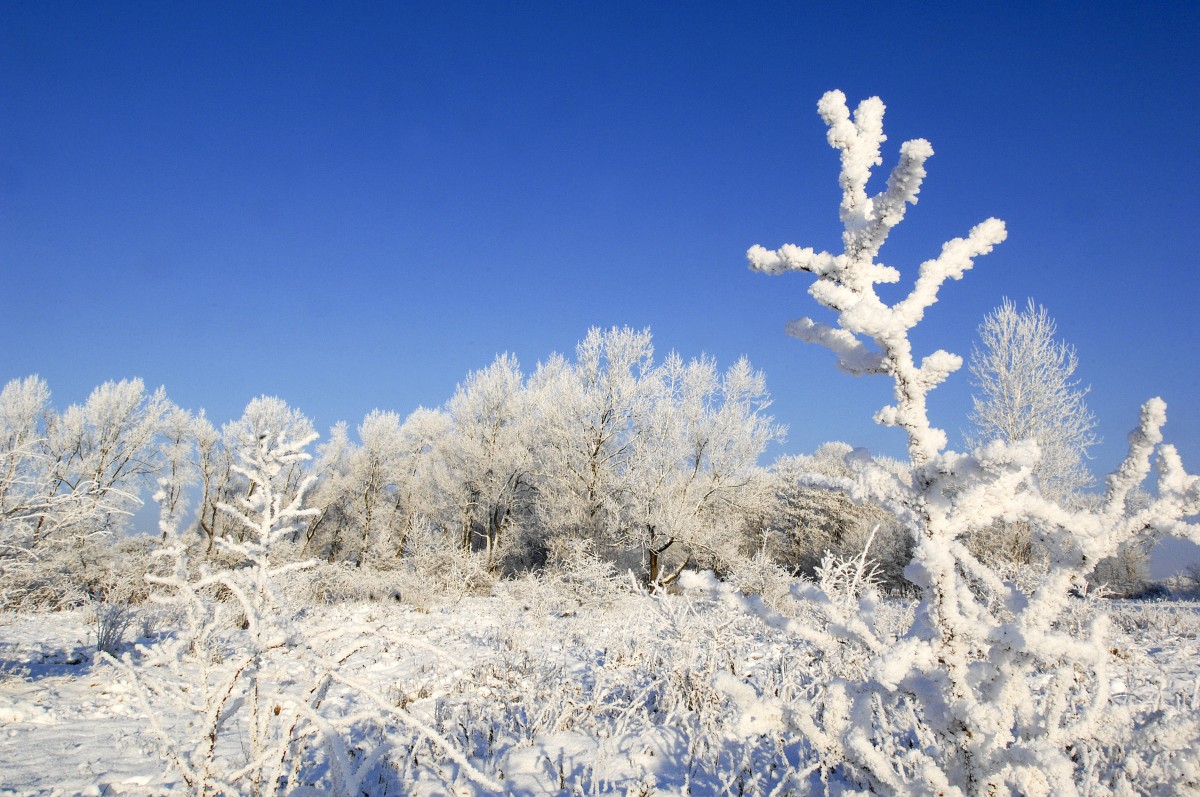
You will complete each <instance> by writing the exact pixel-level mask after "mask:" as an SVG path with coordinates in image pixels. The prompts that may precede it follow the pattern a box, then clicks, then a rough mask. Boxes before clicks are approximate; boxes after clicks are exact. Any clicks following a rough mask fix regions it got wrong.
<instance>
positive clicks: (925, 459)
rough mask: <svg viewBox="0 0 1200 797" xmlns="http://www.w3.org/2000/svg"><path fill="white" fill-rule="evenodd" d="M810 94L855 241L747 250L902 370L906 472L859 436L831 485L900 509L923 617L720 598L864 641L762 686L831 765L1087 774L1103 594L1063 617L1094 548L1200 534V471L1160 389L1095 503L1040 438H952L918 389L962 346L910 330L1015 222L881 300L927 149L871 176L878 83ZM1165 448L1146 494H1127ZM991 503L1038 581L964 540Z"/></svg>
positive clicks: (1098, 717) (1180, 738) (796, 330)
mask: <svg viewBox="0 0 1200 797" xmlns="http://www.w3.org/2000/svg"><path fill="white" fill-rule="evenodd" d="M818 110H819V112H820V114H821V116H822V118H823V119H824V120H825V122H826V124H827V125H828V127H829V133H828V140H829V143H830V145H831V146H833V147H834V148H835V149H837V150H839V152H840V155H841V162H842V170H841V178H840V181H841V186H842V192H843V199H842V204H841V219H842V224H843V227H844V233H843V236H842V242H843V246H844V250H843V252H842V253H840V254H833V253H829V252H816V251H814V250H813V249H811V248H800V247H796V246H792V245H787V246H784V247H782V248H780V249H778V250H774V251H770V250H767V249H764V248H763V247H761V246H754V247H752V248H751V249H750V250H749V252H748V258H749V262H750V266H751V268H752V269H754V270H756V271H760V272H763V273H767V274H779V273H782V272H784V271H806V272H809V273H811V274H813V275H815V276H816V278H817V280H816V282H815V283H814V284H813V285H812V286H811V287H810V289H809V293H810V294H811V295H812V296H813V298H814V299H816V300H817V302H818V303H819V304H821V305H823V306H825V307H827V308H830V309H831V310H833V311H834V312H835V313H836V314H837V322H836V326H833V325H829V324H824V323H818V322H814V321H812V320H810V319H801V320H799V321H795V322H792V323H791V324H790V325H789V331H790V332H791V333H792V334H793V335H795V336H797V337H800V338H801V339H803V340H806V341H810V342H816V343H821V344H822V345H824V346H826V347H827V348H829V349H831V350H832V351H833V352H834V353H835V354H836V355H837V356H838V365H839V367H841V368H842V369H843V370H846V371H848V372H850V373H854V374H876V375H883V376H886V377H887V378H889V379H891V380H892V383H893V386H894V394H895V398H896V403H895V404H893V405H891V406H888V407H885V408H884V409H882V410H881V411H880V412H879V413H878V414H877V415H876V420H877V421H878V422H880V423H882V424H885V425H890V426H898V427H900V428H902V429H903V430H904V431H905V433H906V435H907V437H908V453H909V457H910V461H911V463H912V472H911V478H910V479H907V480H905V479H900V478H897V477H896V475H895V474H893V473H891V472H889V471H888V470H887V469H886V468H883V467H881V466H879V465H878V464H876V463H874V462H872V461H870V460H869V459H868V458H866V457H862V456H856V457H853V459H852V465H853V470H854V477H853V478H852V479H845V480H842V481H840V482H839V483H838V485H837V486H839V487H840V488H842V489H845V490H847V491H848V492H849V494H850V495H851V496H853V497H855V498H857V499H858V500H872V501H876V502H878V503H879V504H880V505H882V506H884V507H885V508H887V509H889V510H890V511H892V512H893V513H894V514H895V515H896V516H897V517H898V518H899V519H900V520H901V521H903V522H904V523H905V524H906V525H907V526H908V528H909V530H910V533H911V534H912V536H913V542H914V556H913V561H912V564H911V565H910V566H909V568H908V570H907V572H906V576H907V577H908V579H909V580H910V581H912V582H913V583H914V584H916V585H917V586H918V587H919V589H920V590H921V594H922V600H921V602H920V604H919V606H918V607H917V618H916V621H915V622H913V624H912V625H911V626H910V627H909V628H908V629H907V630H904V631H903V632H902V633H900V634H899V636H898V637H896V636H893V635H892V634H890V633H889V631H888V629H887V628H886V627H885V626H884V625H882V624H880V623H879V616H880V615H879V612H878V607H877V599H876V598H875V596H874V595H873V593H872V591H871V590H870V589H865V590H863V592H862V594H861V596H860V599H859V600H858V602H857V605H856V606H853V607H851V608H850V609H847V608H846V607H847V604H846V602H844V601H838V600H831V599H830V598H829V597H828V596H821V595H819V594H813V593H812V592H811V591H807V592H806V591H804V590H801V591H799V592H798V594H797V597H799V598H800V599H802V600H803V601H806V602H809V603H810V604H811V605H812V606H813V607H815V608H814V611H817V612H819V613H820V614H821V615H822V616H824V617H825V618H826V622H825V624H824V627H817V628H813V627H812V626H811V625H809V624H806V623H798V622H793V621H790V620H788V619H787V618H786V617H783V616H780V615H775V614H773V613H772V612H769V611H767V610H766V609H764V608H763V607H762V606H761V604H753V603H750V602H748V601H746V600H745V599H743V598H741V597H740V596H738V595H736V594H735V593H733V592H732V591H731V590H725V591H724V594H725V597H726V598H727V599H728V600H731V601H737V602H741V603H743V605H746V606H747V608H750V609H751V610H753V611H755V612H756V613H758V614H760V615H761V616H763V617H764V619H767V620H768V621H769V622H772V623H774V624H777V625H780V626H782V627H785V628H787V629H789V630H790V631H791V632H792V633H795V634H797V635H798V636H800V637H802V638H804V639H807V640H809V641H811V642H812V643H814V644H815V645H817V646H818V648H820V649H822V650H825V651H832V650H837V649H840V648H844V647H845V646H853V647H855V648H857V649H858V650H860V651H862V653H863V657H864V658H863V664H862V666H861V668H860V669H858V670H857V672H856V674H846V675H844V676H842V677H840V678H836V679H834V680H833V681H832V682H830V683H829V684H828V685H827V686H826V687H824V688H823V689H821V690H820V692H819V694H818V695H817V696H816V697H815V699H812V700H810V699H809V698H806V697H802V696H797V697H795V698H793V699H792V700H791V701H790V703H789V704H788V705H786V706H783V705H779V700H778V698H775V697H772V696H763V697H762V698H761V700H762V702H763V703H764V704H766V703H771V704H773V705H774V706H775V708H774V711H775V712H776V713H775V714H774V716H776V717H778V721H777V722H776V726H777V727H779V728H780V729H781V730H782V729H784V728H788V729H791V730H793V731H795V732H798V733H800V734H802V735H803V736H804V737H806V738H807V739H808V740H809V743H810V744H812V745H814V746H815V747H816V748H817V749H818V750H820V751H821V754H822V757H823V762H822V765H823V771H824V773H825V776H826V777H829V776H832V775H834V774H835V773H836V774H837V775H838V776H840V777H842V778H847V779H849V780H850V781H852V782H854V783H857V784H859V785H860V786H863V787H866V788H868V789H869V790H870V791H872V792H876V793H906V794H929V795H934V794H937V795H956V794H968V795H982V794H987V795H995V794H1042V795H1048V794H1056V795H1071V794H1077V793H1079V792H1080V789H1079V787H1078V784H1077V782H1076V774H1077V773H1078V772H1080V771H1081V767H1083V766H1085V764H1084V763H1083V762H1085V761H1086V760H1088V758H1089V756H1091V755H1092V754H1093V751H1095V750H1096V749H1098V748H1102V747H1103V745H1104V744H1105V740H1106V734H1111V733H1112V732H1113V729H1114V728H1115V727H1118V726H1120V724H1121V722H1122V717H1120V716H1118V715H1119V713H1120V711H1119V709H1117V708H1115V707H1113V706H1112V705H1111V704H1110V702H1109V691H1108V690H1109V679H1108V677H1107V671H1108V666H1109V658H1110V656H1111V653H1110V650H1109V648H1108V646H1107V645H1106V644H1105V619H1106V618H1105V616H1104V615H1103V614H1097V615H1095V617H1094V618H1093V619H1092V621H1091V622H1090V623H1089V624H1088V625H1087V626H1086V627H1085V628H1084V629H1082V630H1081V631H1080V632H1078V633H1074V632H1072V631H1071V624H1070V623H1064V622H1063V620H1064V618H1065V617H1067V616H1069V615H1070V614H1071V613H1073V612H1075V611H1076V610H1077V607H1076V606H1075V605H1074V603H1073V601H1074V599H1073V598H1072V590H1074V589H1078V588H1082V587H1084V579H1085V577H1086V575H1087V573H1088V572H1089V571H1090V570H1091V568H1092V567H1093V566H1094V564H1095V563H1096V562H1097V561H1099V560H1100V559H1102V558H1104V557H1105V556H1110V555H1112V554H1114V553H1115V552H1116V551H1117V550H1118V549H1119V548H1120V547H1121V546H1122V545H1124V544H1127V543H1128V541H1129V540H1130V539H1131V538H1133V537H1136V536H1137V535H1142V534H1147V533H1149V534H1177V535H1182V536H1187V537H1190V538H1192V539H1193V540H1200V531H1198V529H1197V528H1196V527H1195V526H1193V525H1189V524H1188V523H1186V522H1185V519H1186V518H1187V517H1189V516H1194V515H1196V514H1200V478H1198V477H1196V476H1191V475H1189V474H1187V473H1186V472H1185V471H1184V469H1183V466H1182V463H1181V461H1180V458H1179V455H1178V453H1177V452H1176V451H1175V449H1174V448H1173V447H1172V446H1169V445H1164V444H1163V443H1162V433H1161V428H1162V425H1163V424H1164V422H1165V420H1166V412H1165V410H1166V406H1165V404H1164V403H1163V402H1162V401H1161V400H1160V399H1151V400H1150V401H1148V402H1147V403H1146V404H1145V405H1144V406H1143V408H1142V412H1141V417H1140V419H1139V423H1138V426H1137V427H1136V428H1135V429H1134V431H1133V432H1132V433H1131V435H1130V438H1129V453H1128V455H1127V457H1126V458H1125V460H1124V461H1123V462H1122V463H1121V465H1120V466H1119V467H1118V469H1117V470H1116V471H1115V472H1114V473H1113V474H1112V475H1111V476H1109V478H1108V481H1107V490H1106V491H1105V494H1104V496H1103V498H1102V500H1101V501H1100V502H1099V503H1098V506H1096V507H1094V508H1086V507H1085V508H1080V509H1075V508H1073V507H1069V506H1063V505H1061V504H1059V503H1057V502H1055V501H1053V500H1051V499H1050V498H1048V497H1046V496H1045V495H1043V494H1042V493H1041V492H1039V491H1038V490H1037V485H1036V483H1035V481H1034V479H1033V477H1032V474H1033V470H1034V468H1035V467H1036V466H1037V463H1038V461H1039V450H1038V445H1037V443H1036V441H1032V440H1024V441H1022V442H1018V443H1008V442H1005V441H1003V440H995V441H992V442H990V443H988V444H987V445H985V446H981V447H979V448H977V449H976V450H975V452H974V453H973V454H960V453H956V452H953V451H945V450H944V449H945V446H946V436H945V434H944V433H943V432H942V431H941V430H939V429H937V428H935V427H934V426H933V425H932V424H931V423H930V421H929V417H928V413H927V405H926V398H927V396H928V394H929V392H930V391H931V390H932V389H933V388H934V387H936V386H937V385H938V384H940V383H941V382H942V381H943V380H944V379H945V378H946V377H947V376H949V375H950V374H951V373H953V372H954V371H955V370H957V369H958V368H959V367H960V366H961V362H962V361H961V359H960V358H959V357H958V356H956V355H953V354H950V353H948V352H945V351H936V352H934V353H932V354H930V355H927V356H926V357H924V358H923V359H922V360H921V362H920V363H919V364H918V363H917V362H916V360H915V359H914V354H913V349H912V343H911V341H910V338H909V331H910V330H911V329H912V328H913V327H914V326H915V325H916V324H917V323H918V322H920V320H921V319H922V318H923V317H924V314H925V312H926V310H927V309H928V308H929V307H930V306H932V305H933V304H934V303H935V302H936V301H937V298H938V293H939V291H940V289H941V287H942V285H943V284H944V283H945V281H946V280H947V279H959V278H961V277H962V276H963V274H964V273H965V272H966V271H967V270H968V269H970V268H971V267H972V265H973V264H974V259H975V258H976V257H978V256H980V255H983V254H986V253H988V252H990V251H991V249H992V248H993V247H994V246H995V245H996V244H998V243H1000V242H1001V241H1003V240H1004V238H1005V236H1006V232H1005V228H1004V224H1003V223H1002V222H1000V221H998V220H996V219H988V220H987V221H984V222H983V223H981V224H979V225H978V226H976V227H975V228H974V229H972V231H971V232H970V234H969V235H968V236H967V237H966V238H956V239H954V240H951V241H949V242H948V243H946V244H944V245H943V247H942V251H941V253H940V254H939V255H938V256H937V257H935V258H933V259H932V260H928V261H926V262H925V263H923V264H922V265H921V268H920V273H919V275H918V277H917V279H916V282H915V284H914V286H913V288H912V289H911V291H910V292H909V293H908V295H907V296H905V297H904V298H902V299H900V300H898V301H896V302H894V303H891V304H889V303H887V302H885V301H884V299H883V298H881V297H880V296H879V294H878V293H877V292H876V288H875V286H876V285H877V284H879V283H894V282H897V281H898V280H899V279H900V272H899V271H898V270H896V269H895V268H893V267H891V266H886V265H883V264H881V263H878V262H876V260H875V258H876V256H877V254H878V252H879V249H880V247H881V246H882V244H883V243H884V241H885V239H886V238H887V235H888V233H889V232H890V230H891V229H892V228H893V227H894V226H895V225H896V224H897V223H899V222H900V220H901V219H902V218H903V217H904V213H905V210H906V206H907V205H908V204H911V203H913V202H915V201H916V198H917V193H918V191H919V189H920V186H921V182H922V180H923V179H924V177H925V166H924V164H925V162H926V160H927V159H928V158H929V157H930V156H931V155H932V154H933V149H932V147H931V146H930V145H929V143H928V142H926V141H924V140H921V139H918V140H915V141H909V142H906V143H904V144H903V145H901V147H900V160H899V163H898V164H897V165H896V167H895V168H894V169H893V170H892V173H891V177H890V179H889V180H888V184H887V187H886V189H885V190H884V191H883V192H881V193H879V194H876V195H874V196H870V195H868V194H867V182H868V180H869V178H870V174H871V169H872V167H873V166H875V165H878V164H880V163H881V162H882V160H881V157H880V146H881V144H882V143H883V141H884V139H885V137H884V135H883V110H884V106H883V103H882V102H881V101H880V100H879V99H878V98H871V99H868V100H865V101H863V102H862V103H860V104H859V106H858V108H857V109H856V110H855V111H854V113H853V115H851V112H850V109H849V108H848V107H847V105H846V98H845V96H844V95H843V94H842V93H841V92H838V91H832V92H829V93H827V94H826V95H825V96H824V97H822V98H821V101H820V103H819V104H818ZM1155 458H1157V466H1158V479H1157V484H1156V487H1155V489H1154V491H1153V492H1152V493H1150V494H1149V495H1151V496H1152V497H1150V498H1149V500H1148V501H1146V502H1145V503H1137V504H1131V503H1130V501H1129V500H1128V499H1129V498H1130V496H1131V494H1132V492H1133V491H1134V490H1135V488H1137V487H1138V485H1139V484H1141V483H1142V482H1143V481H1144V480H1145V479H1146V478H1147V477H1148V475H1149V473H1150V471H1151V465H1152V460H1153V459H1155ZM997 521H1005V522H1014V521H1023V522H1028V523H1029V524H1030V526H1031V528H1032V529H1033V530H1034V534H1035V535H1036V536H1037V537H1038V538H1039V542H1040V544H1041V545H1042V546H1043V547H1044V548H1045V550H1046V551H1047V552H1048V554H1047V559H1048V563H1047V572H1046V574H1045V575H1044V576H1043V577H1042V578H1041V580H1040V583H1038V584H1037V585H1036V587H1035V588H1034V589H1032V590H1031V591H1028V592H1021V591H1019V590H1018V589H1017V588H1016V587H1015V586H1014V585H1013V584H1010V583H1006V582H1004V581H1003V580H1002V579H1001V578H1000V577H998V575H997V574H996V573H995V572H993V571H992V570H990V569H989V568H988V567H986V566H985V565H984V564H982V563H981V562H980V561H979V560H978V559H977V558H976V557H975V556H973V555H972V554H971V552H970V551H969V550H968V548H967V547H966V545H965V544H964V538H965V537H967V536H969V535H971V534H972V533H974V532H976V531H978V530H980V529H984V528H987V527H989V526H991V525H992V524H993V523H995V522H997ZM1125 719H1128V718H1125ZM1153 721H1154V720H1153V718H1149V719H1148V720H1147V722H1148V723H1153ZM1143 731H1144V732H1152V729H1150V728H1143ZM1194 736H1195V734H1192V735H1191V736H1190V737H1189V735H1188V734H1187V733H1183V734H1174V735H1173V736H1171V737H1164V739H1163V740H1162V741H1163V744H1165V745H1168V746H1169V745H1176V746H1177V747H1176V749H1179V748H1178V746H1179V745H1183V746H1184V747H1187V746H1189V745H1191V744H1192V743H1194V741H1195V738H1194ZM1186 777H1187V778H1190V782H1189V783H1188V786H1187V787H1188V788H1192V789H1195V788H1200V779H1198V778H1197V775H1196V773H1195V772H1192V773H1190V774H1187V775H1186Z"/></svg>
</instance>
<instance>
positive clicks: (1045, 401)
mask: <svg viewBox="0 0 1200 797" xmlns="http://www.w3.org/2000/svg"><path fill="white" fill-rule="evenodd" d="M1056 332H1057V328H1056V325H1055V323H1054V320H1053V319H1052V318H1050V314H1049V312H1048V311H1047V310H1046V308H1045V307H1042V306H1040V305H1034V303H1033V300H1032V299H1030V300H1029V303H1028V305H1027V306H1026V308H1025V309H1024V310H1023V311H1018V310H1017V308H1016V306H1015V305H1014V304H1013V303H1012V302H1011V301H1008V300H1007V299H1006V300H1004V302H1003V303H1002V304H1001V305H1000V306H999V307H997V308H996V309H995V310H993V311H992V312H991V313H989V314H988V316H987V317H986V318H985V319H984V320H983V323H982V324H981V325H980V327H979V345H978V346H975V347H973V348H972V351H971V362H970V369H971V375H972V377H973V382H974V385H975V388H976V391H977V392H976V395H975V396H974V397H973V399H972V403H973V409H972V411H971V416H970V419H971V423H972V424H973V425H974V427H975V428H974V434H973V435H972V439H973V440H974V441H976V442H977V443H986V442H988V441H991V440H1003V441H1005V442H1006V443H1017V442H1020V441H1021V440H1036V441H1037V444H1038V451H1039V453H1040V454H1041V458H1040V459H1039V460H1038V464H1037V467H1035V468H1034V470H1033V475H1034V476H1035V477H1036V478H1037V481H1038V487H1039V489H1040V490H1041V493H1042V495H1043V496H1045V497H1046V498H1049V499H1051V500H1054V501H1068V502H1069V501H1070V499H1071V498H1072V496H1074V494H1075V493H1077V492H1079V491H1080V490H1082V489H1084V488H1086V487H1089V486H1091V485H1092V483H1093V482H1094V479H1093V477H1092V474H1091V472H1090V471H1089V470H1088V468H1087V464H1086V463H1085V461H1084V460H1085V459H1086V457H1087V452H1088V449H1089V448H1091V447H1092V446H1093V445H1095V444H1096V442H1097V440H1096V434H1095V429H1096V419H1095V416H1093V415H1092V413H1091V412H1090V411H1089V410H1088V408H1087V405H1086V403H1085V402H1084V396H1085V394H1086V393H1087V390H1086V389H1084V388H1080V386H1079V382H1078V380H1076V379H1075V378H1074V375H1075V369H1076V368H1078V366H1079V361H1078V358H1077V357H1076V356H1075V349H1074V348H1073V347H1072V346H1071V345H1069V344H1067V343H1065V342H1063V341H1061V340H1058V338H1057V337H1056Z"/></svg>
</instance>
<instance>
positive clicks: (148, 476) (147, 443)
mask: <svg viewBox="0 0 1200 797" xmlns="http://www.w3.org/2000/svg"><path fill="white" fill-rule="evenodd" d="M174 409H175V407H174V405H173V404H172V403H171V402H170V401H169V400H168V399H167V395H166V391H164V390H163V389H162V388H159V389H158V390H156V391H154V392H153V393H149V394H148V393H147V392H146V388H145V385H144V384H143V383H142V380H140V379H130V380H122V381H120V382H106V383H105V384H103V385H101V386H100V387H98V388H96V389H95V390H93V391H92V393H91V395H89V396H88V399H87V401H86V402H84V403H83V404H76V405H72V406H70V407H68V408H67V409H66V411H64V412H63V413H62V414H61V415H57V416H52V417H51V418H50V419H49V421H48V422H47V427H46V443H45V445H46V456H47V457H48V459H49V462H50V464H49V479H50V486H49V495H50V496H57V495H72V496H78V497H81V500H82V501H83V502H84V503H85V505H86V506H85V508H86V509H87V510H88V514H87V519H86V521H79V522H75V523H70V524H65V525H70V526H71V527H72V529H71V530H72V533H73V534H75V535H76V536H78V535H84V534H90V533H96V532H106V531H112V530H113V529H115V528H116V524H117V523H118V521H119V520H120V519H121V518H123V517H125V516H128V515H129V514H130V513H131V512H132V511H133V510H134V509H136V508H137V507H138V506H139V505H140V504H141V501H140V500H139V499H138V494H139V493H140V492H141V490H142V489H143V488H144V487H147V486H150V485H151V484H153V481H154V478H155V474H156V472H157V471H158V469H159V467H160V465H161V461H162V460H161V457H162V450H161V448H160V447H159V445H158V443H159V440H158V435H159V433H160V431H161V430H162V425H163V422H164V419H165V418H167V417H168V416H169V415H170V414H171V413H172V411H173V410H174ZM53 525H54V524H53V522H42V523H40V524H39V526H38V527H37V528H35V530H34V535H35V538H44V537H45V536H46V535H47V533H53V531H54V528H53ZM58 525H59V527H60V528H61V527H63V525H64V524H63V523H61V522H60V523H59V524H58Z"/></svg>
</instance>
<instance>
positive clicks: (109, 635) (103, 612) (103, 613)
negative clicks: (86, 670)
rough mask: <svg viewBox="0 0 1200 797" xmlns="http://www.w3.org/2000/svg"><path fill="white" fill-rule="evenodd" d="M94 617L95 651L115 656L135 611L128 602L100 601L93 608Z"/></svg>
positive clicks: (131, 622)
mask: <svg viewBox="0 0 1200 797" xmlns="http://www.w3.org/2000/svg"><path fill="white" fill-rule="evenodd" d="M94 612H95V617H96V652H97V653H107V654H109V655H112V656H115V655H116V654H117V653H118V651H119V650H120V647H121V644H122V643H123V642H124V641H125V633H126V632H127V631H128V630H129V628H130V627H131V626H132V625H133V623H134V619H135V613H134V611H133V608H132V607H131V606H130V605H129V604H128V603H122V602H114V603H109V602H107V601H101V602H99V603H97V604H96V606H95V608H94Z"/></svg>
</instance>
